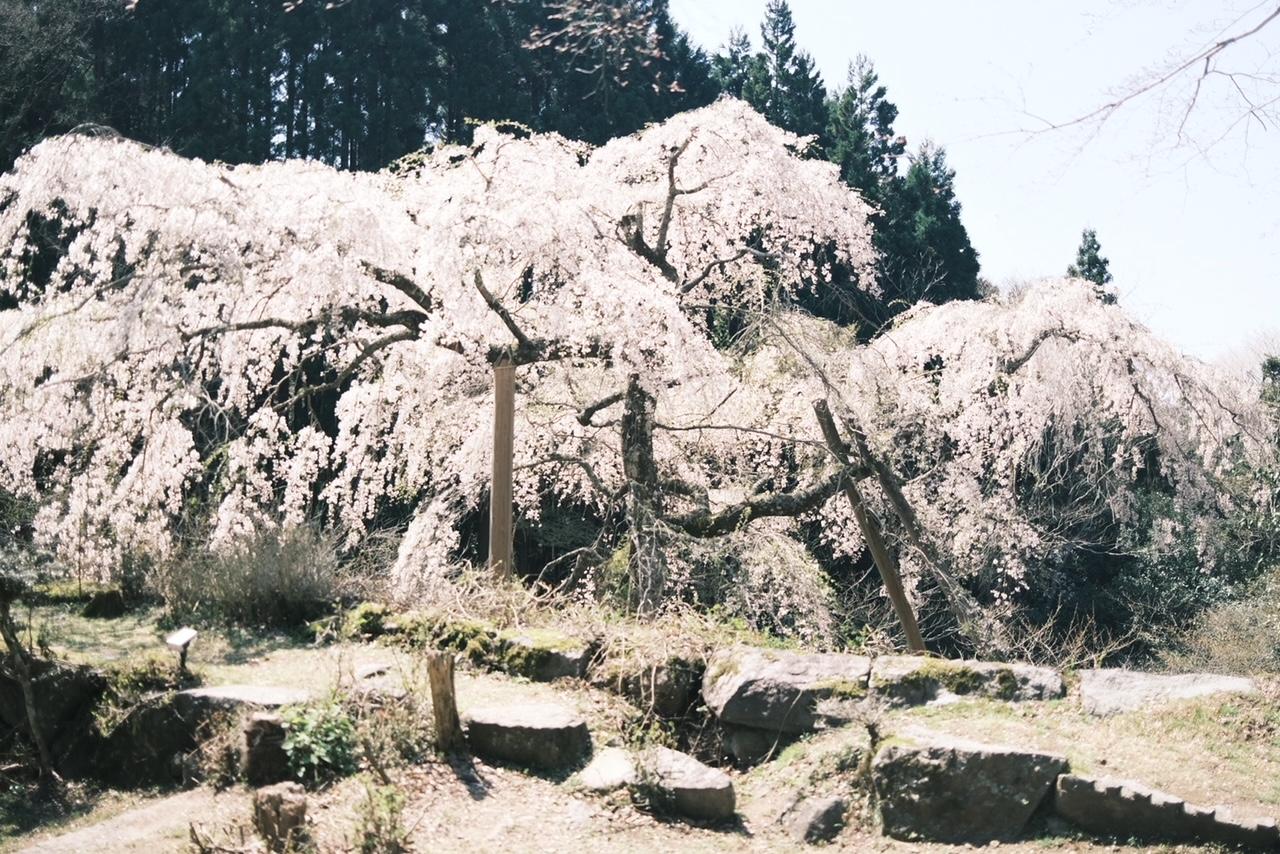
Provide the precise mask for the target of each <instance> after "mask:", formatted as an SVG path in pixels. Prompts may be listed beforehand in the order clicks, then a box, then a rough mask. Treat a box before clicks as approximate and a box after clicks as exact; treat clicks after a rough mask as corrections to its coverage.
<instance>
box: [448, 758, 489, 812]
mask: <svg viewBox="0 0 1280 854" xmlns="http://www.w3.org/2000/svg"><path fill="white" fill-rule="evenodd" d="M449 767H450V768H451V769H452V770H453V774H454V776H455V777H457V778H458V780H459V781H460V782H461V783H462V785H464V786H466V787H467V794H468V795H470V796H471V799H472V800H473V801H483V800H484V799H485V798H487V797H489V794H490V792H492V791H493V785H492V784H491V783H490V782H489V781H488V780H486V779H485V778H484V775H483V774H482V773H481V772H480V766H479V765H478V764H477V763H476V761H475V759H473V758H472V757H471V756H468V755H466V754H463V753H455V754H453V755H451V756H450V757H449Z"/></svg>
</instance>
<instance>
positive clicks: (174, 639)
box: [164, 626, 196, 649]
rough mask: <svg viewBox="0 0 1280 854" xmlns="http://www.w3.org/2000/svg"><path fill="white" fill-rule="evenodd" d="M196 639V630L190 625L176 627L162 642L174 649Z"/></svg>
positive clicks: (180, 647)
mask: <svg viewBox="0 0 1280 854" xmlns="http://www.w3.org/2000/svg"><path fill="white" fill-rule="evenodd" d="M195 639H196V630H195V629H193V628H191V627H190V626H188V627H185V628H181V629H178V630H177V631H176V632H174V633H173V634H171V635H169V636H168V637H167V638H165V639H164V642H165V643H167V644H168V645H169V646H171V647H173V648H174V649H183V648H184V647H186V646H188V645H189V644H190V643H191V642H192V641H193V640H195Z"/></svg>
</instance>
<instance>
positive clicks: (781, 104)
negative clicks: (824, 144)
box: [717, 0, 827, 136]
mask: <svg viewBox="0 0 1280 854" xmlns="http://www.w3.org/2000/svg"><path fill="white" fill-rule="evenodd" d="M760 38H761V42H762V44H763V50H762V51H761V52H760V53H758V54H756V56H754V57H752V58H751V59H750V60H749V61H747V62H745V63H743V48H744V46H745V45H744V40H743V37H742V36H741V35H739V36H738V37H737V39H736V41H733V42H731V43H730V46H729V47H730V51H731V54H730V57H728V58H726V59H724V60H722V61H721V62H720V63H718V64H717V68H718V69H721V68H723V71H722V72H720V73H721V74H722V76H723V78H724V79H727V80H730V81H731V82H733V83H736V81H737V79H738V78H739V77H741V78H742V81H741V93H742V98H743V99H744V100H746V101H747V103H749V104H751V106H753V107H755V108H756V109H757V110H759V111H760V112H761V113H762V114H764V116H765V117H766V118H768V119H769V121H771V122H773V123H774V124H775V125H777V126H778V127H782V128H786V129H787V130H789V131H791V132H792V133H797V134H800V135H801V136H811V135H815V136H816V135H820V134H822V132H823V131H824V129H825V127H826V112H827V107H826V100H827V90H826V87H825V86H824V85H823V83H822V76H821V75H820V74H818V72H817V70H816V69H815V68H814V62H813V57H811V56H810V55H809V54H808V53H805V52H804V51H802V50H800V49H799V48H798V46H797V44H796V25H795V21H794V20H793V19H792V17H791V7H790V6H789V5H788V4H787V2H786V0H769V5H768V6H767V7H766V8H765V13H764V21H763V23H761V25H760ZM744 72H745V73H744Z"/></svg>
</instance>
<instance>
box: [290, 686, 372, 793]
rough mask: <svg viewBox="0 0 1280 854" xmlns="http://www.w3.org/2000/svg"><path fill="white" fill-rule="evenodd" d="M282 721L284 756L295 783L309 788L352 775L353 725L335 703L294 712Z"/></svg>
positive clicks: (353, 764) (346, 714)
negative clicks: (300, 782)
mask: <svg viewBox="0 0 1280 854" xmlns="http://www.w3.org/2000/svg"><path fill="white" fill-rule="evenodd" d="M284 721H285V727H286V729H287V730H288V732H287V734H286V735H285V739H284V752H285V753H286V754H287V755H288V757H289V769H290V771H292V772H293V775H294V776H295V777H296V778H297V779H299V780H301V781H303V782H304V783H307V784H308V785H313V784H316V783H321V782H325V781H327V780H333V779H336V778H338V777H345V776H347V775H349V774H354V773H355V771H356V725H355V721H354V720H352V718H351V715H349V714H348V713H347V711H346V710H345V709H344V708H342V706H341V705H339V704H338V703H337V702H329V703H325V704H322V705H316V706H300V707H297V708H294V709H292V710H289V711H287V712H286V713H285V715H284Z"/></svg>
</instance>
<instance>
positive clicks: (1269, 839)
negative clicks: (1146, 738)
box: [1054, 774, 1280, 849]
mask: <svg viewBox="0 0 1280 854" xmlns="http://www.w3.org/2000/svg"><path fill="white" fill-rule="evenodd" d="M1054 810H1055V811H1056V812H1057V813H1058V815H1060V816H1062V817H1063V818H1065V819H1067V820H1068V821H1071V822H1072V823H1074V824H1076V825H1079V826H1080V827H1082V828H1084V829H1085V830H1088V831H1090V832H1091V833H1096V834H1099V835H1103V836H1116V837H1121V838H1124V839H1130V838H1138V839H1146V840H1153V841H1167V842H1201V843H1203V842H1217V843H1222V844H1225V845H1239V846H1245V847H1249V848H1260V849H1275V848H1277V847H1280V829H1277V827H1276V822H1275V820H1274V819H1270V818H1260V819H1237V818H1235V817H1234V816H1232V815H1231V813H1230V811H1229V810H1228V809H1227V808H1226V807H1199V806H1194V805H1192V804H1188V803H1187V802H1186V801H1183V800H1182V799H1180V798H1176V797H1174V796H1173V795H1170V794H1167V793H1165V792H1160V791H1157V790H1155V789H1151V788H1148V787H1147V786H1144V785H1143V784H1141V783H1136V782H1133V781H1131V780H1116V779H1112V778H1108V777H1100V778H1090V777H1081V776H1078V775H1075V774H1063V775H1062V776H1061V777H1059V778H1058V782H1057V787H1056V792H1055V797H1054Z"/></svg>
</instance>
